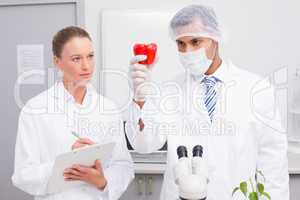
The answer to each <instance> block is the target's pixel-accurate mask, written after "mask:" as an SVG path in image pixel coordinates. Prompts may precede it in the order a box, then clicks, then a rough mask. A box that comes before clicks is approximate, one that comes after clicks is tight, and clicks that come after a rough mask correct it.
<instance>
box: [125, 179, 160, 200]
mask: <svg viewBox="0 0 300 200" xmlns="http://www.w3.org/2000/svg"><path fill="white" fill-rule="evenodd" d="M162 181H163V175H162V174H136V175H135V179H134V180H133V181H132V182H131V184H130V185H129V187H128V188H127V190H126V192H125V193H124V194H123V195H122V197H121V198H120V200H158V199H159V196H160V190H161V187H162Z"/></svg>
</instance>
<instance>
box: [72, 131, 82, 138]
mask: <svg viewBox="0 0 300 200" xmlns="http://www.w3.org/2000/svg"><path fill="white" fill-rule="evenodd" d="M72 135H74V136H75V137H76V138H77V139H80V137H79V135H78V134H77V133H75V132H74V131H72Z"/></svg>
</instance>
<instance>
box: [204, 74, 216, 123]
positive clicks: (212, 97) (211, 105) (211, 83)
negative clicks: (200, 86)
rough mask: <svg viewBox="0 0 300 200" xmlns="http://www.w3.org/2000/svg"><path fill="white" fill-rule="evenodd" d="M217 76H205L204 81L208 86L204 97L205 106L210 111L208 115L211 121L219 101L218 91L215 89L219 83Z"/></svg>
mask: <svg viewBox="0 0 300 200" xmlns="http://www.w3.org/2000/svg"><path fill="white" fill-rule="evenodd" d="M217 81H218V80H217V78H216V77H213V76H211V77H204V78H203V80H202V82H203V83H204V84H205V86H206V92H205V97H204V104H205V107H206V109H207V111H208V115H209V118H210V121H211V122H212V120H213V117H214V113H215V107H216V103H217V92H216V89H215V85H216V83H217Z"/></svg>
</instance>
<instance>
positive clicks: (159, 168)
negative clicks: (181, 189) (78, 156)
mask: <svg viewBox="0 0 300 200" xmlns="http://www.w3.org/2000/svg"><path fill="white" fill-rule="evenodd" d="M288 162H289V173H290V174H300V154H295V153H288ZM165 167H166V164H164V163H134V168H135V173H136V174H163V173H164V171H165Z"/></svg>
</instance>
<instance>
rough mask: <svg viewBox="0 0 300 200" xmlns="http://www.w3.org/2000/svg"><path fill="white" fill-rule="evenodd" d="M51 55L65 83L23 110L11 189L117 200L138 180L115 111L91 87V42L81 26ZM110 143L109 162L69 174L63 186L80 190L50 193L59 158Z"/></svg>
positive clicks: (42, 197)
mask: <svg viewBox="0 0 300 200" xmlns="http://www.w3.org/2000/svg"><path fill="white" fill-rule="evenodd" d="M53 54H54V63H55V65H56V66H57V67H58V68H59V69H60V70H62V72H63V80H60V81H58V82H56V83H55V84H54V85H53V86H52V87H50V88H49V89H48V90H46V91H44V92H42V93H41V94H39V95H37V96H36V97H34V98H32V99H30V100H29V101H28V102H27V103H26V105H25V106H24V107H23V108H22V111H21V113H20V117H19V126H18V135H17V141H16V150H15V169H14V174H13V176H12V181H13V184H14V185H15V186H16V187H18V188H19V189H21V190H23V191H25V192H27V193H29V194H31V195H34V196H35V199H39V200H50V199H51V200H116V199H119V198H120V196H121V195H122V193H123V192H124V191H125V190H126V188H127V186H128V185H129V183H130V181H131V180H132V179H133V177H134V171H133V162H132V159H131V157H130V154H129V152H128V150H127V146H126V142H125V136H124V134H123V122H122V119H121V117H120V116H119V112H118V111H117V109H116V106H115V105H114V103H113V102H111V101H110V100H109V99H107V98H105V97H103V96H101V95H99V94H98V93H97V92H96V90H95V89H94V88H93V87H92V85H91V84H90V83H89V82H90V79H91V77H92V74H93V71H94V65H95V64H94V51H93V47H92V41H91V38H90V36H89V34H88V33H87V32H86V31H85V30H83V29H81V28H79V27H66V28H64V29H62V30H61V31H59V32H58V33H57V34H56V36H55V37H54V39H53ZM77 137H79V138H80V139H78V138H77ZM107 142H114V143H115V144H116V145H115V147H114V149H113V152H112V156H111V158H110V159H109V160H108V161H107V162H101V161H99V160H96V161H95V164H94V166H82V165H78V164H79V163H78V164H77V165H74V166H69V168H67V169H65V171H64V173H63V174H62V177H63V176H64V178H65V181H71V182H72V181H81V182H82V184H81V185H80V186H77V187H73V188H71V189H69V190H65V191H62V192H58V193H50V192H49V191H48V190H47V185H48V181H49V178H50V176H51V173H52V168H53V165H54V161H55V158H56V157H57V156H58V155H60V154H62V153H65V152H70V151H71V150H72V149H77V148H81V147H83V146H85V145H91V144H93V143H107Z"/></svg>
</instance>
